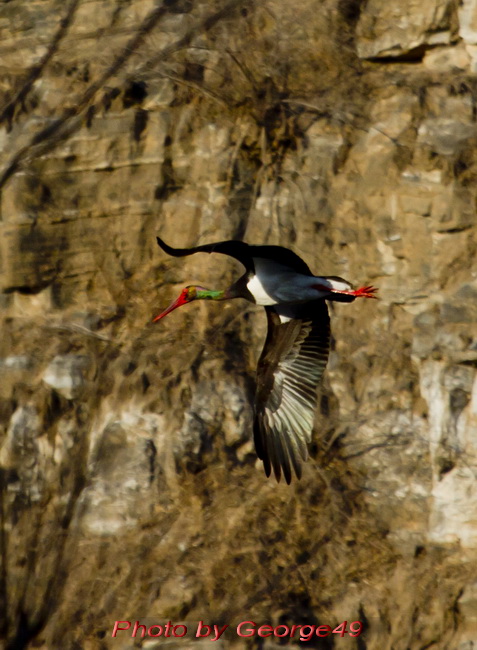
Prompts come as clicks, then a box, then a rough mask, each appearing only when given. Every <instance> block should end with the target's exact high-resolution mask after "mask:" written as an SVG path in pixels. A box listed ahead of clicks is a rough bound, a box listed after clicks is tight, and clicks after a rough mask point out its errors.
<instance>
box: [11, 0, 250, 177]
mask: <svg viewBox="0 0 477 650" xmlns="http://www.w3.org/2000/svg"><path fill="white" fill-rule="evenodd" d="M249 3H250V0H229V2H227V3H226V4H225V5H224V6H223V7H222V8H221V9H219V10H218V11H217V12H215V13H214V14H212V15H210V16H207V17H206V18H204V19H203V20H202V21H200V22H199V23H198V24H197V25H196V26H195V27H192V28H191V29H190V30H189V31H188V32H187V33H186V34H185V35H184V36H183V37H182V38H180V39H179V40H177V41H176V42H174V43H172V44H171V45H169V46H167V47H164V48H163V49H162V50H160V51H159V52H158V53H157V54H156V55H154V56H153V57H151V58H150V59H149V60H148V61H146V62H145V63H144V64H143V65H141V66H140V68H139V69H138V70H136V71H135V72H134V74H133V75H129V76H128V77H127V79H130V78H133V77H137V75H138V74H141V72H144V71H145V70H147V69H149V68H150V67H151V66H154V65H157V63H159V62H160V61H162V60H164V59H165V58H167V57H168V56H170V55H171V54H172V53H173V52H175V51H177V50H179V49H181V48H184V47H186V46H187V45H189V44H190V43H191V41H192V40H193V39H194V38H195V37H196V36H198V35H199V34H202V33H205V32H208V31H210V30H211V29H212V27H214V26H215V25H216V24H217V23H218V22H219V21H220V20H221V19H222V18H224V17H225V16H227V15H228V14H230V13H231V12H232V11H233V10H234V9H236V8H238V7H241V6H245V5H246V4H249ZM171 6H172V3H171V2H170V3H169V6H168V7H165V6H163V5H162V6H160V7H157V8H156V9H154V10H153V11H151V13H150V14H149V15H148V16H146V18H145V19H144V20H143V22H142V24H141V25H140V26H139V28H138V30H137V32H136V34H135V35H134V36H133V37H132V38H131V39H130V40H129V41H128V43H127V44H126V45H125V47H124V48H123V50H122V51H121V53H120V54H119V55H118V56H117V57H116V59H115V60H114V62H113V63H112V64H111V66H109V68H107V69H106V70H105V71H104V73H103V74H102V75H101V77H100V78H99V79H98V80H97V81H95V82H94V83H92V84H91V85H90V86H89V87H88V88H87V89H86V90H85V92H84V93H83V95H82V96H81V97H80V98H79V99H78V101H77V102H76V105H75V106H74V107H69V108H66V109H64V111H63V113H62V114H61V116H60V117H59V118H58V119H56V120H54V121H53V122H51V123H50V124H48V126H46V127H45V128H43V129H41V130H40V131H39V132H38V133H36V134H35V135H34V136H33V137H32V138H31V140H30V142H29V143H28V144H27V145H25V146H24V147H22V148H21V149H20V150H19V151H17V153H16V154H15V155H14V156H13V157H12V158H11V160H10V161H9V163H8V164H7V166H6V168H5V169H4V171H3V172H2V174H1V175H0V189H1V188H2V187H3V186H4V185H5V183H6V182H7V181H8V179H9V178H10V177H11V176H13V174H15V173H16V172H18V171H19V170H20V169H21V168H22V167H23V166H24V165H25V164H27V163H28V162H31V160H33V159H34V158H35V157H37V156H40V155H42V154H44V153H46V151H49V150H51V149H52V148H54V147H55V146H57V145H58V144H59V143H60V142H62V141H63V140H65V139H66V138H67V137H68V136H69V135H71V133H73V132H74V131H75V130H76V129H78V128H79V126H80V125H81V122H82V119H83V118H82V114H83V112H84V111H85V109H86V108H88V106H89V105H90V104H91V102H92V101H93V100H94V98H95V95H96V94H97V93H98V91H100V90H101V89H102V88H103V87H104V85H105V84H106V82H107V81H108V80H109V79H110V78H111V77H113V76H114V75H115V74H116V73H117V72H118V71H119V70H120V69H121V68H122V67H123V66H124V64H125V63H126V61H127V60H128V59H129V58H130V57H131V56H132V55H133V54H134V53H135V52H136V51H137V49H138V48H139V47H140V46H141V45H142V43H143V42H144V40H145V38H146V36H147V35H148V34H149V33H150V32H151V31H152V30H153V28H154V27H155V26H156V25H157V23H158V22H159V20H160V19H161V18H162V17H163V16H164V15H165V14H167V13H168V12H169V11H170V8H171Z"/></svg>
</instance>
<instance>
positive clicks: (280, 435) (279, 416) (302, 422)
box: [254, 300, 330, 483]
mask: <svg viewBox="0 0 477 650" xmlns="http://www.w3.org/2000/svg"><path fill="white" fill-rule="evenodd" d="M265 309H266V312H267V320H268V331H267V338H266V341H265V345H264V348H263V352H262V355H261V356H260V360H259V362H258V367H257V392H256V418H255V425H254V432H255V435H254V437H255V445H256V449H257V455H258V457H259V458H260V459H261V460H262V462H263V464H264V469H265V473H266V474H267V476H269V475H270V474H271V471H272V470H273V472H274V474H275V477H276V479H277V481H279V480H280V478H281V475H282V473H283V476H284V478H285V480H286V482H287V483H290V481H291V479H292V474H293V473H294V474H295V475H296V477H297V478H298V479H299V478H300V477H301V474H302V465H301V463H302V461H305V460H306V459H307V457H308V449H307V443H308V442H310V440H311V434H312V431H313V420H314V412H315V409H316V402H317V398H316V388H317V385H318V383H319V381H320V379H321V376H322V374H323V371H324V369H325V366H326V361H327V358H328V352H329V340H330V330H329V316H328V309H327V306H326V303H325V301H324V300H316V301H313V302H310V303H305V304H297V305H285V306H281V305H274V306H270V307H266V308H265ZM282 311H283V314H284V315H286V316H287V320H285V321H283V322H282V321H281V320H280V314H281V313H282Z"/></svg>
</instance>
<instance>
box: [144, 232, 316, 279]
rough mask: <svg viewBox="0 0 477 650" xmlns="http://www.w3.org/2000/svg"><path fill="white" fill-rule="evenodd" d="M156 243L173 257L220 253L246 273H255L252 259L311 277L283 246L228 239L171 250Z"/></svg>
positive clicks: (303, 263)
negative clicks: (241, 267) (281, 265)
mask: <svg viewBox="0 0 477 650" xmlns="http://www.w3.org/2000/svg"><path fill="white" fill-rule="evenodd" d="M157 243H158V244H159V246H160V247H161V248H162V250H163V251H164V252H166V253H167V254H168V255H172V256H173V257H185V256H186V255H193V254H194V253H222V254H223V255H229V256H230V257H234V258H235V259H236V260H238V261H239V262H241V263H242V264H243V265H244V266H245V268H246V269H247V271H251V272H252V273H254V272H255V266H254V262H253V260H254V258H262V259H270V260H273V261H275V262H280V263H281V264H284V265H285V266H289V267H290V268H291V269H293V270H294V271H296V272H297V273H303V274H304V275H312V273H311V271H310V269H309V268H308V266H307V265H306V264H305V262H304V261H303V260H302V259H301V258H300V257H298V255H296V254H295V253H294V252H293V251H291V250H289V249H288V248H283V246H249V244H246V243H245V242H243V241H238V240H235V239H230V240H228V241H219V242H216V243H215V244H204V245H203V246H195V247H193V248H172V246H168V245H167V244H166V243H165V242H164V241H163V240H162V239H160V237H157Z"/></svg>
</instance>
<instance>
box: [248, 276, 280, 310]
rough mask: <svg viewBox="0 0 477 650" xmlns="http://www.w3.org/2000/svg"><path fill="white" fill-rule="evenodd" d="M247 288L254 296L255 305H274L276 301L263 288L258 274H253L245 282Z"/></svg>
mask: <svg viewBox="0 0 477 650" xmlns="http://www.w3.org/2000/svg"><path fill="white" fill-rule="evenodd" d="M247 289H248V290H249V291H250V293H251V294H252V296H253V297H254V298H255V302H256V303H257V305H275V304H276V303H277V301H276V300H274V299H273V298H272V297H271V296H270V295H269V294H268V293H267V292H266V291H265V289H264V288H263V285H262V283H261V282H260V280H259V279H258V276H256V275H254V276H253V278H252V279H251V280H249V282H247Z"/></svg>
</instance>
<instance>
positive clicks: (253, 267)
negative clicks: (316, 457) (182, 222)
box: [154, 237, 377, 483]
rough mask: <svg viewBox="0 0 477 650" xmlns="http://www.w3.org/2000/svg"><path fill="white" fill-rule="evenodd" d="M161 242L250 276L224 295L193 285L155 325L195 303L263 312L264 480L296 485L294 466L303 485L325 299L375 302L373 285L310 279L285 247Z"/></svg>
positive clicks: (325, 325) (259, 414)
mask: <svg viewBox="0 0 477 650" xmlns="http://www.w3.org/2000/svg"><path fill="white" fill-rule="evenodd" d="M157 243H158V244H159V246H160V247H161V248H162V250H163V251H165V252H166V253H167V254H168V255H172V256H173V257H184V256H186V255H193V254H194V253H222V254H224V255H229V256H230V257H233V258H235V259H236V260H238V261H239V262H241V263H242V264H243V265H244V266H245V269H246V272H245V274H244V275H243V276H242V277H241V278H239V279H238V280H237V281H236V282H234V284H232V286H230V287H229V288H228V289H225V290H224V291H212V290H209V289H205V288H204V287H199V286H188V287H185V289H183V290H182V291H181V293H180V295H179V297H178V298H177V299H176V300H175V301H174V302H173V303H172V304H171V305H169V307H168V308H167V309H166V310H165V311H163V312H162V313H161V314H159V315H158V316H156V317H155V318H154V322H156V321H158V320H160V319H161V318H164V316H166V315H167V314H170V313H171V311H173V310H174V309H177V308H178V307H181V306H182V305H185V304H187V303H189V302H192V301H193V300H231V299H232V298H245V299H246V300H248V301H250V302H253V303H255V304H256V305H263V306H264V307H265V311H266V313H267V320H268V332H267V338H266V340H265V346H264V348H263V352H262V354H261V356H260V360H259V362H258V367H257V389H256V395H255V418H254V427H253V432H254V440H255V449H256V451H257V455H258V457H259V458H260V460H262V462H263V465H264V469H265V473H266V475H267V476H270V473H271V470H272V468H273V471H274V473H275V477H276V479H277V481H280V477H281V473H282V471H283V474H284V476H285V480H286V482H287V483H290V482H291V478H292V467H293V469H294V471H295V474H296V476H297V478H298V479H300V478H301V461H305V460H306V459H307V457H308V450H307V443H309V442H310V440H311V434H312V429H313V419H314V413H315V408H316V401H317V397H316V388H317V385H318V383H319V381H320V379H321V376H322V374H323V371H324V369H325V366H326V362H327V360H328V353H329V346H330V319H329V315H328V308H327V305H326V302H325V300H334V301H338V302H352V301H353V300H355V299H356V298H375V297H376V296H375V295H374V294H375V292H376V291H377V289H375V288H374V287H372V286H366V287H361V288H359V289H353V287H352V285H351V284H350V283H349V282H347V281H346V280H343V279H342V278H339V277H336V276H327V277H322V276H316V275H313V274H312V273H311V271H310V269H309V268H308V266H307V265H306V264H305V262H304V261H303V260H302V259H301V258H300V257H298V255H296V254H295V253H293V252H292V251H291V250H289V249H288V248H283V247H282V246H250V245H248V244H246V243H244V242H241V241H234V240H230V241H222V242H217V243H215V244H205V245H204V246H195V247H194V248H172V246H168V245H167V244H166V243H165V242H164V241H162V239H160V238H159V237H158V238H157Z"/></svg>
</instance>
